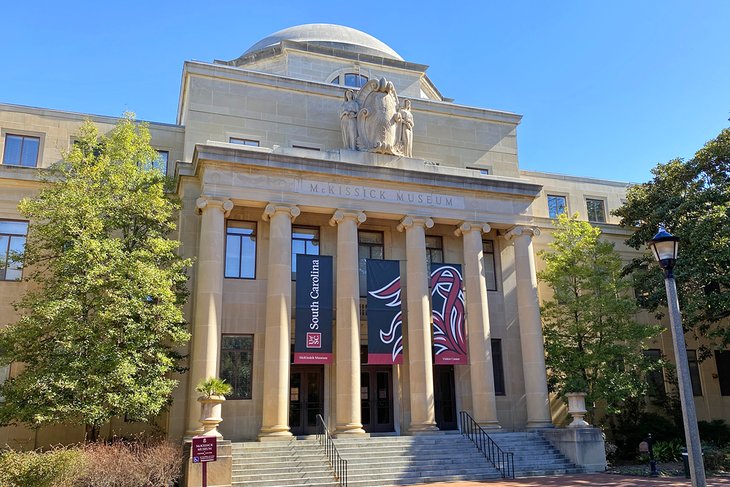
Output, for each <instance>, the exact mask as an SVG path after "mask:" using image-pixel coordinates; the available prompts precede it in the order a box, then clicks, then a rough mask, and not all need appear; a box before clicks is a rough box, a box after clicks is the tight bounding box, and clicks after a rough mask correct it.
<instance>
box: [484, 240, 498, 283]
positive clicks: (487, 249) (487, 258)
mask: <svg viewBox="0 0 730 487" xmlns="http://www.w3.org/2000/svg"><path fill="white" fill-rule="evenodd" d="M482 251H483V253H484V257H483V258H484V278H485V279H486V280H487V291H496V290H497V263H496V260H495V257H494V240H482Z"/></svg>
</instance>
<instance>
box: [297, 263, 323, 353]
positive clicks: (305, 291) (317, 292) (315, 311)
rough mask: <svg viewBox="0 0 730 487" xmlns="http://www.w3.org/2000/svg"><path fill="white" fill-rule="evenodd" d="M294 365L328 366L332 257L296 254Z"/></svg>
mask: <svg viewBox="0 0 730 487" xmlns="http://www.w3.org/2000/svg"><path fill="white" fill-rule="evenodd" d="M296 290H297V294H296V298H297V316H296V321H295V324H294V326H295V340H294V363H295V364H330V363H332V257H331V256H329V255H304V254H297V285H296Z"/></svg>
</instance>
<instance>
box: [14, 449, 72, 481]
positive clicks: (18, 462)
mask: <svg viewBox="0 0 730 487" xmlns="http://www.w3.org/2000/svg"><path fill="white" fill-rule="evenodd" d="M84 463H85V457H84V454H83V452H82V451H81V450H79V449H77V448H57V449H54V450H50V451H46V452H43V453H42V452H37V451H28V452H16V451H13V450H6V451H4V452H2V454H0V486H2V487H29V486H33V487H71V486H76V485H78V484H77V483H76V479H77V478H78V475H79V474H80V473H81V471H82V470H83V468H84Z"/></svg>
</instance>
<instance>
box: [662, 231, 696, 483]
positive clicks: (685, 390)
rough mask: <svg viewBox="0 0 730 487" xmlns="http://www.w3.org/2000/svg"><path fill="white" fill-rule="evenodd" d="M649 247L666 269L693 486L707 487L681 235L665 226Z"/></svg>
mask: <svg viewBox="0 0 730 487" xmlns="http://www.w3.org/2000/svg"><path fill="white" fill-rule="evenodd" d="M649 247H650V248H651V250H652V251H653V252H654V257H655V258H656V260H657V261H658V262H659V266H660V267H661V268H662V269H663V270H664V285H665V286H666V288H667V306H668V307H669V322H670V323H671V326H672V343H673V344H674V358H675V360H676V362H677V379H678V380H679V400H680V403H681V404H682V420H683V421H684V434H685V437H686V438H687V454H688V456H689V458H688V460H689V472H690V476H691V477H692V485H693V487H706V485H707V482H706V480H705V466H704V464H703V463H702V445H701V444H700V432H699V429H698V428H697V413H696V412H695V403H694V395H693V394H692V382H691V379H690V376H689V364H688V362H687V345H686V343H685V341H684V330H682V316H681V315H680V314H679V300H678V298H677V284H676V283H675V281H674V272H673V270H674V264H675V263H676V262H677V251H678V249H679V237H675V236H674V235H672V234H671V233H669V232H667V231H666V230H665V229H664V227H661V226H660V227H659V231H658V232H657V234H656V235H654V238H652V239H651V240H650V241H649Z"/></svg>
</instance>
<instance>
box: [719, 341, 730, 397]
mask: <svg viewBox="0 0 730 487" xmlns="http://www.w3.org/2000/svg"><path fill="white" fill-rule="evenodd" d="M715 364H716V365H717V377H718V379H719V380H720V395H722V396H730V350H715Z"/></svg>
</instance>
